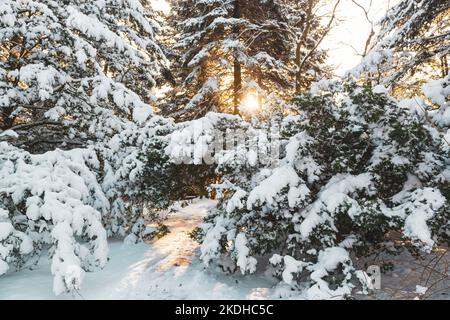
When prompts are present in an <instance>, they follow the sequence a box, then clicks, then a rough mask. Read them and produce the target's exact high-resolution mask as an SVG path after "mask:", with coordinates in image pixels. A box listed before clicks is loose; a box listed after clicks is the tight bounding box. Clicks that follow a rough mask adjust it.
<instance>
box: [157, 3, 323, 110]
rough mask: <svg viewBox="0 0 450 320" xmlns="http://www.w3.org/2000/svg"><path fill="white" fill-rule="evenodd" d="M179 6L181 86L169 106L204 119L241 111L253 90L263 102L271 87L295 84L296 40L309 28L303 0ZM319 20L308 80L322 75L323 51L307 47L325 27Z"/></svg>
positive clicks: (280, 89) (280, 90)
mask: <svg viewBox="0 0 450 320" xmlns="http://www.w3.org/2000/svg"><path fill="white" fill-rule="evenodd" d="M286 3H289V4H290V5H291V6H287V5H286ZM301 3H302V4H304V2H301ZM294 9H295V10H294ZM173 12H174V21H173V24H174V25H175V26H174V27H175V30H176V32H177V39H176V41H175V45H174V49H175V50H176V52H178V53H179V55H180V57H179V58H178V59H177V60H178V61H179V63H174V74H175V77H176V78H177V81H178V82H179V83H180V87H179V88H177V90H174V92H173V95H172V96H171V97H170V99H169V101H168V103H167V104H166V105H164V106H163V108H162V109H163V113H165V114H170V115H171V116H174V117H176V118H179V119H192V118H198V117H201V116H203V115H204V114H206V113H207V112H208V111H220V112H227V113H234V114H237V113H239V107H240V106H241V103H242V101H243V100H244V99H245V96H246V95H248V94H252V95H254V96H257V99H259V100H260V104H262V102H263V100H267V99H269V97H268V95H269V93H271V92H273V93H275V92H276V93H277V94H278V95H286V94H289V92H290V91H292V90H290V88H291V89H293V88H294V87H295V80H294V76H295V46H296V40H295V39H297V38H298V37H299V32H300V30H301V28H303V27H304V24H303V23H302V21H301V19H302V18H301V16H302V12H303V11H302V10H301V5H300V4H294V2H293V1H278V0H269V1H260V0H234V1H223V0H214V1H199V0H189V1H176V2H175V4H174V6H173ZM317 21H319V19H317V20H316V21H315V22H313V23H311V28H310V31H309V32H308V34H307V36H305V37H307V39H303V40H304V41H303V42H302V45H303V51H305V52H303V51H302V52H301V53H305V55H304V57H305V59H304V60H305V61H302V71H303V73H304V75H305V76H304V77H303V78H302V83H303V85H304V86H307V84H308V83H310V82H311V81H314V80H317V78H319V77H320V76H321V75H322V73H321V72H320V71H319V68H318V67H317V66H318V64H320V63H321V62H323V59H324V56H325V55H324V53H323V51H319V50H317V51H315V52H314V54H310V55H307V54H306V50H308V49H312V48H313V47H314V44H315V42H314V41H313V39H314V38H319V36H318V34H319V33H320V32H322V31H321V29H320V28H319V26H318V24H317ZM299 50H301V49H300V47H299ZM299 54H300V53H299ZM299 59H300V58H299ZM322 70H324V69H322ZM314 75H315V76H317V77H315V76H314ZM303 80H304V81H303Z"/></svg>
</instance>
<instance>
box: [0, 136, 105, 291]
mask: <svg viewBox="0 0 450 320" xmlns="http://www.w3.org/2000/svg"><path fill="white" fill-rule="evenodd" d="M99 166H100V163H99V161H98V158H97V156H96V154H95V152H94V151H93V150H90V149H74V150H70V151H61V150H55V151H50V152H47V153H44V154H41V155H33V154H29V153H28V152H25V151H23V150H20V149H18V148H16V147H13V146H11V145H9V144H7V143H6V142H0V274H3V273H5V272H6V271H7V270H8V269H9V267H10V266H14V267H16V268H20V267H23V266H24V265H25V263H26V262H27V261H29V260H28V259H27V258H29V257H30V256H35V257H38V256H39V254H40V253H41V251H42V249H44V248H47V247H49V248H50V251H49V254H50V255H51V257H52V267H51V268H52V274H53V275H54V285H53V289H54V292H55V293H56V294H59V293H61V292H64V291H66V290H72V289H79V287H80V284H81V282H82V280H83V275H84V272H85V270H90V269H91V268H92V267H94V266H100V267H103V266H104V265H105V264H106V262H107V258H108V246H107V242H106V231H105V229H104V227H103V225H102V214H104V213H105V212H106V211H107V210H108V209H109V202H108V199H107V198H106V196H105V194H104V193H103V191H102V187H101V185H100V184H99V183H98V176H97V174H96V172H97V171H98V169H99Z"/></svg>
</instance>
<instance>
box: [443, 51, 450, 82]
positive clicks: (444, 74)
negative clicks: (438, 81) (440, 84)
mask: <svg viewBox="0 0 450 320" xmlns="http://www.w3.org/2000/svg"><path fill="white" fill-rule="evenodd" d="M441 71H442V78H445V77H446V76H447V75H448V71H449V70H448V61H447V55H444V56H442V58H441Z"/></svg>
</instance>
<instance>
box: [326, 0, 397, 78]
mask: <svg viewBox="0 0 450 320" xmlns="http://www.w3.org/2000/svg"><path fill="white" fill-rule="evenodd" d="M326 1H327V2H329V3H330V5H333V4H334V3H335V1H336V0H326ZM355 1H356V2H357V3H359V4H360V5H361V6H363V7H364V8H366V9H368V8H369V7H370V4H371V3H372V7H371V10H370V11H369V18H370V20H372V21H373V22H374V24H375V25H376V22H377V21H379V20H380V19H381V18H382V17H383V16H384V14H385V13H386V10H387V8H388V7H392V6H393V5H395V4H397V3H398V2H399V0H355ZM337 18H338V20H339V22H338V25H337V26H335V27H334V28H333V29H332V30H331V32H330V33H329V34H328V36H327V38H325V39H324V42H323V45H322V47H324V48H327V49H329V59H328V62H329V63H330V64H332V65H334V66H335V67H336V74H337V75H342V74H344V73H345V71H347V70H349V69H351V68H353V67H355V66H356V65H357V64H358V62H359V61H360V60H361V56H359V55H358V54H356V52H355V50H353V49H352V46H353V48H355V49H356V50H357V51H358V52H359V53H362V52H363V50H364V46H365V43H366V40H367V37H368V36H369V34H370V28H371V27H370V23H369V22H368V21H367V19H366V17H365V14H364V11H363V10H362V9H361V8H359V7H358V6H357V5H356V4H354V3H353V2H352V0H341V2H340V3H339V6H338V10H337ZM375 31H377V29H375Z"/></svg>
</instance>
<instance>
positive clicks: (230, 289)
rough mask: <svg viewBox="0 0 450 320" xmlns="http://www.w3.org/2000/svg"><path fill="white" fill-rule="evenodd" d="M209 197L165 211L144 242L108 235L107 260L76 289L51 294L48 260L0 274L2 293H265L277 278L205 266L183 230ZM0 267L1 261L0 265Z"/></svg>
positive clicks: (73, 296)
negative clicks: (162, 229) (158, 231)
mask: <svg viewBox="0 0 450 320" xmlns="http://www.w3.org/2000/svg"><path fill="white" fill-rule="evenodd" d="M215 204H216V202H215V201H212V200H208V199H204V200H195V202H194V203H193V204H191V205H189V206H187V207H185V208H179V211H177V212H175V213H174V214H173V215H171V216H170V217H169V218H168V220H167V222H166V225H167V226H168V227H169V230H170V233H168V234H167V235H166V236H164V237H162V238H160V239H158V240H155V241H153V242H152V243H150V244H147V243H141V244H124V243H123V241H110V243H109V247H110V253H109V257H110V261H109V262H108V263H107V264H106V266H105V268H104V269H102V270H101V269H96V270H95V271H94V272H87V273H86V274H85V279H84V281H83V286H82V288H81V289H80V290H79V291H77V292H72V293H68V294H61V295H59V296H55V295H54V293H53V291H52V274H51V273H50V268H49V265H48V264H49V263H50V262H49V260H48V259H46V258H45V257H42V259H41V261H40V263H39V264H38V265H37V266H36V267H34V270H27V269H24V270H21V271H19V272H9V273H7V274H6V275H4V276H2V277H0V300H3V299H58V300H70V299H266V298H269V295H270V294H271V292H272V289H271V288H273V287H274V286H275V284H276V283H277V280H272V279H270V278H268V277H267V275H264V274H262V273H259V274H258V272H257V273H256V274H255V275H247V276H243V275H241V274H240V272H237V273H235V274H233V275H230V274H226V273H224V272H223V271H218V270H215V269H214V268H213V267H212V268H211V267H210V268H208V267H206V266H205V265H204V264H203V262H202V261H200V259H199V258H198V250H197V249H198V246H199V245H198V243H196V242H195V241H194V240H192V239H190V237H189V235H188V232H190V231H191V230H193V229H194V228H195V226H196V225H198V224H199V223H200V222H201V220H202V218H203V216H204V215H206V213H207V210H208V208H209V207H211V206H214V205H215ZM0 267H1V265H0Z"/></svg>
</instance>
